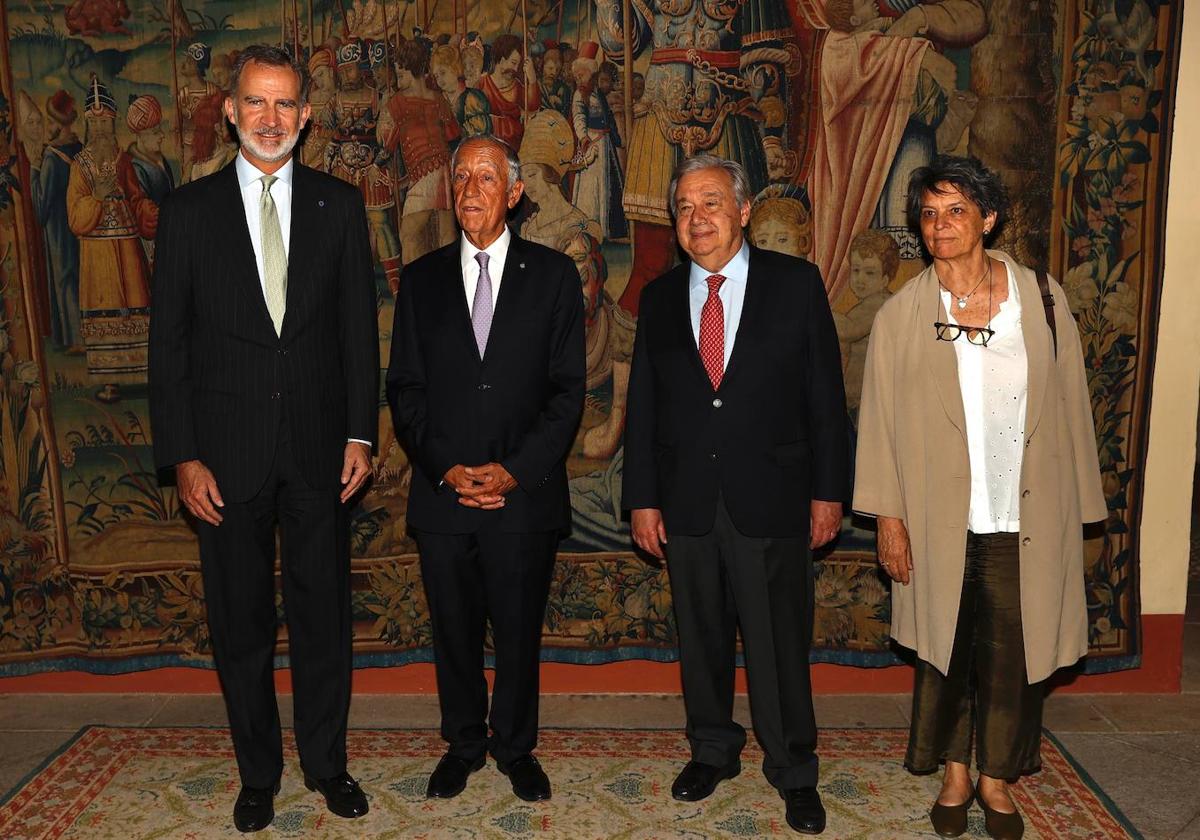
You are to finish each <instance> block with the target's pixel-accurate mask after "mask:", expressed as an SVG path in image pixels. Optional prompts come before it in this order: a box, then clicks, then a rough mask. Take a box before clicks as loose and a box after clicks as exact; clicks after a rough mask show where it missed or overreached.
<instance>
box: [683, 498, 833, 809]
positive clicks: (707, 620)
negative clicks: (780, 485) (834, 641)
mask: <svg viewBox="0 0 1200 840" xmlns="http://www.w3.org/2000/svg"><path fill="white" fill-rule="evenodd" d="M806 515H807V514H806ZM811 559H812V558H811V554H810V553H809V550H808V541H807V540H804V539H799V538H784V539H776V538H765V537H747V536H745V535H744V534H741V533H739V532H738V530H737V528H735V527H734V525H733V522H732V521H731V520H730V518H729V513H728V512H727V511H726V510H725V503H724V501H723V500H719V501H718V502H717V515H716V521H715V523H714V525H713V529H712V531H710V532H709V533H707V534H705V535H703V536H698V537H697V536H686V535H681V534H668V540H667V570H668V572H669V573H670V577H671V597H672V599H673V600H674V605H675V623H676V625H677V626H678V628H679V660H680V670H681V672H682V675H683V700H684V706H685V707H686V709H687V736H688V741H689V742H690V743H691V746H692V759H693V760H695V761H700V762H703V763H704V764H712V765H717V766H724V765H726V764H729V763H730V762H732V761H734V760H735V759H737V757H738V755H739V754H740V753H741V750H742V747H743V746H744V745H745V743H746V731H745V730H744V729H743V728H742V727H741V726H740V725H738V724H737V723H736V722H734V720H733V687H734V672H735V655H736V644H737V642H736V634H737V628H738V627H739V626H740V627H741V630H742V645H743V648H744V652H745V659H746V678H747V681H748V683H749V688H750V710H751V714H752V717H753V720H754V734H755V735H756V736H757V738H758V742H759V744H760V745H761V746H762V748H763V752H764V753H765V756H764V758H763V768H762V769H763V775H765V776H766V777H767V781H769V782H770V783H771V784H772V785H774V786H775V787H777V788H779V789H781V790H788V789H791V788H797V787H812V786H815V785H816V783H817V756H816V753H815V752H814V751H813V750H814V748H815V747H816V743H817V724H816V720H815V718H814V717H813V706H812V685H811V683H810V681H809V670H808V650H809V646H810V644H811V642H812V616H813V588H812V562H811Z"/></svg>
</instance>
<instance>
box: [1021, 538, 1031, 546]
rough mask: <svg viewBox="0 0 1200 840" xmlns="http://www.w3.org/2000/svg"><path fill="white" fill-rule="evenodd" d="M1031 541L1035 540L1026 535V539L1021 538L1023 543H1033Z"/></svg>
mask: <svg viewBox="0 0 1200 840" xmlns="http://www.w3.org/2000/svg"><path fill="white" fill-rule="evenodd" d="M1031 542H1033V541H1032V540H1031V539H1029V537H1025V538H1024V539H1022V540H1021V545H1029V543H1031Z"/></svg>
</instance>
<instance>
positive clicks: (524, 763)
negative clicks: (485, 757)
mask: <svg viewBox="0 0 1200 840" xmlns="http://www.w3.org/2000/svg"><path fill="white" fill-rule="evenodd" d="M496 767H497V768H499V770H500V772H501V773H503V774H504V775H505V776H508V780H509V781H510V782H512V789H513V793H515V794H516V795H517V798H518V799H524V800H525V801H526V802H544V801H545V800H547V799H549V798H550V779H549V778H548V777H547V776H546V771H545V770H543V769H542V765H540V764H538V760H537V759H536V758H534V757H533V756H532V755H523V756H521V757H520V758H518V759H516V760H515V761H510V762H509V763H508V764H501V763H500V762H498V761H497V762H496Z"/></svg>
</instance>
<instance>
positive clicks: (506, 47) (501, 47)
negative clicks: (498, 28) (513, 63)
mask: <svg viewBox="0 0 1200 840" xmlns="http://www.w3.org/2000/svg"><path fill="white" fill-rule="evenodd" d="M514 52H515V53H518V54H519V55H520V56H521V58H522V59H523V58H525V42H524V41H523V40H522V39H521V36H520V35H513V34H512V33H510V32H505V33H504V34H502V35H497V36H496V40H495V41H493V42H492V61H491V66H492V67H495V66H496V62H497V61H500V60H502V59H505V58H508V57H509V56H510V55H512V54H513V53H514Z"/></svg>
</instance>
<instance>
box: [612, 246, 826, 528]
mask: <svg viewBox="0 0 1200 840" xmlns="http://www.w3.org/2000/svg"><path fill="white" fill-rule="evenodd" d="M690 267H691V266H690V263H684V264H683V265H680V266H677V267H676V268H674V269H672V270H671V271H669V272H667V273H666V274H664V275H662V276H661V277H659V278H658V279H657V280H655V281H653V282H652V283H650V285H648V286H647V287H646V289H645V290H644V291H643V292H642V298H641V308H640V315H639V319H638V329H637V339H636V341H635V343H634V351H633V370H632V372H631V374H630V380H629V405H628V414H627V417H626V426H625V475H624V486H623V493H622V502H623V506H624V508H625V509H626V510H633V509H636V508H659V509H661V510H662V514H663V520H664V522H665V525H666V528H667V532H668V533H675V534H704V533H707V532H708V531H709V530H710V529H711V528H712V526H713V521H714V517H715V515H716V504H717V495H718V493H719V494H720V495H721V497H722V498H723V499H724V502H725V507H726V509H727V510H728V511H729V515H730V517H731V518H732V519H733V523H734V525H735V526H736V527H737V529H738V530H739V531H741V532H742V533H744V534H746V535H747V536H755V537H802V536H806V535H807V534H808V530H809V502H810V501H811V500H812V499H814V498H815V499H823V500H827V501H842V500H845V499H846V498H848V496H849V494H850V488H849V475H848V464H847V461H848V455H849V447H848V445H847V441H846V395H845V390H844V388H843V385H842V365H841V355H840V351H839V348H838V340H837V334H836V333H835V332H834V327H833V316H832V314H831V313H830V311H829V302H828V300H827V299H826V296H825V286H824V284H823V283H822V282H821V276H820V273H819V272H818V271H817V268H816V266H814V265H813V264H812V263H809V262H806V261H804V260H800V259H796V258H794V257H788V256H784V255H781V254H776V253H774V252H772V251H762V250H759V249H757V248H753V247H752V248H751V249H750V271H749V275H748V278H747V282H746V298H745V302H744V304H743V306H742V317H741V321H740V322H739V324H738V331H737V336H736V339H735V341H734V345H733V355H732V357H731V358H730V360H729V366H728V368H727V369H726V371H725V376H724V378H723V379H722V380H721V387H720V389H719V390H718V391H716V392H714V391H713V388H712V384H711V383H710V382H709V379H708V376H707V374H706V373H705V372H704V366H703V364H702V363H701V361H700V354H699V352H698V351H697V349H696V340H695V337H694V335H693V333H692V322H691V314H690V312H691V309H690V306H689V303H688V272H689V270H690Z"/></svg>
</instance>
